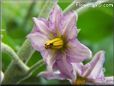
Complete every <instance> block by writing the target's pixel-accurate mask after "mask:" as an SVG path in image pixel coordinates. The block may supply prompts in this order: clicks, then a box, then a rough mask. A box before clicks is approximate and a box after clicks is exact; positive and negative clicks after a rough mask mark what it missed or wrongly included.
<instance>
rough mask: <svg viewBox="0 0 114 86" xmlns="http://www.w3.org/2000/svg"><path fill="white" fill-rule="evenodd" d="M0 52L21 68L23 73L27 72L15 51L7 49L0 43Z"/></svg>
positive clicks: (7, 47) (6, 46)
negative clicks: (0, 49) (0, 50)
mask: <svg viewBox="0 0 114 86" xmlns="http://www.w3.org/2000/svg"><path fill="white" fill-rule="evenodd" d="M1 47H2V52H3V53H6V54H8V55H9V56H10V57H12V59H13V60H14V61H15V62H16V63H17V64H18V65H19V66H20V67H21V68H22V70H24V71H28V70H29V68H28V67H27V66H26V65H25V64H24V63H23V62H22V61H21V59H20V58H19V57H18V56H17V54H16V53H15V51H14V50H13V49H12V48H11V47H9V46H8V45H6V44H4V43H1Z"/></svg>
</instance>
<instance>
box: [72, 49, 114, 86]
mask: <svg viewBox="0 0 114 86" xmlns="http://www.w3.org/2000/svg"><path fill="white" fill-rule="evenodd" d="M104 60H105V56H104V51H99V52H98V53H96V55H95V56H94V57H93V59H92V60H91V61H90V62H89V63H87V64H85V65H83V64H82V63H73V67H74V69H75V71H76V72H77V73H78V76H77V78H76V80H75V81H73V83H74V84H114V76H110V77H105V76H104V71H103V64H104Z"/></svg>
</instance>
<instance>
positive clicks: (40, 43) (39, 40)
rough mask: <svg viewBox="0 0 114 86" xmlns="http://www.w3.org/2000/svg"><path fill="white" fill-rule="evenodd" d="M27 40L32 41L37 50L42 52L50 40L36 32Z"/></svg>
mask: <svg viewBox="0 0 114 86" xmlns="http://www.w3.org/2000/svg"><path fill="white" fill-rule="evenodd" d="M27 38H28V39H29V40H30V42H31V43H32V46H33V48H34V49H35V50H37V51H42V50H44V49H45V43H46V41H47V40H48V38H47V36H45V35H43V34H41V33H38V32H35V33H31V34H29V35H28V36H27Z"/></svg>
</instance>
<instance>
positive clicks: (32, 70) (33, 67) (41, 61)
mask: <svg viewBox="0 0 114 86" xmlns="http://www.w3.org/2000/svg"><path fill="white" fill-rule="evenodd" d="M44 64H45V63H44V61H43V59H41V60H40V61H38V62H37V63H35V64H34V65H33V66H32V67H30V69H29V71H28V74H29V73H31V72H34V71H35V70H37V69H39V68H40V67H41V66H43V65H44Z"/></svg>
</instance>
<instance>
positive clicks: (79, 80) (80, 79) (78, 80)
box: [73, 77, 86, 85]
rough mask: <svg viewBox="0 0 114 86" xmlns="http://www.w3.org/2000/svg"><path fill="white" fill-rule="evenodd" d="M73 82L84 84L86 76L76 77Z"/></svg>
mask: <svg viewBox="0 0 114 86" xmlns="http://www.w3.org/2000/svg"><path fill="white" fill-rule="evenodd" d="M73 84H74V85H85V84H86V78H84V77H78V78H77V79H76V81H75V82H74V83H73Z"/></svg>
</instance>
